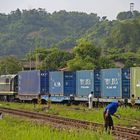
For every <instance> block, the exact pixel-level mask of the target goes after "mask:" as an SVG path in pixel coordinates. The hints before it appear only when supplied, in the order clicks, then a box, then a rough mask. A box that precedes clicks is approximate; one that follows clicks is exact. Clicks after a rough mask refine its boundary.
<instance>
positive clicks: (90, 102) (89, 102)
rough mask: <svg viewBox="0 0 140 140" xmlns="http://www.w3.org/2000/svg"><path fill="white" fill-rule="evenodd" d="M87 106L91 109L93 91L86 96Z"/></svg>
mask: <svg viewBox="0 0 140 140" xmlns="http://www.w3.org/2000/svg"><path fill="white" fill-rule="evenodd" d="M88 106H89V109H91V108H92V107H93V91H91V93H90V94H89V95H88Z"/></svg>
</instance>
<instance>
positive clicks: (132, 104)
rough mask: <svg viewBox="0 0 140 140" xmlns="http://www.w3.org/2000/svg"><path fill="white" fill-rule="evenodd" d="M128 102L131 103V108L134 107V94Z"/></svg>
mask: <svg viewBox="0 0 140 140" xmlns="http://www.w3.org/2000/svg"><path fill="white" fill-rule="evenodd" d="M130 102H131V107H134V106H135V96H134V94H132V96H131V101H130Z"/></svg>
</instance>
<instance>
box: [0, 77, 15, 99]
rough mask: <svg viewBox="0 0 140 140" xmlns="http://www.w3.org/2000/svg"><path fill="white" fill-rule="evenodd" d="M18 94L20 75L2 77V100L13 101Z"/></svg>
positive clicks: (0, 85)
mask: <svg viewBox="0 0 140 140" xmlns="http://www.w3.org/2000/svg"><path fill="white" fill-rule="evenodd" d="M17 94H18V75H0V99H1V100H6V101H11V100H14V98H15V96H16V95H17Z"/></svg>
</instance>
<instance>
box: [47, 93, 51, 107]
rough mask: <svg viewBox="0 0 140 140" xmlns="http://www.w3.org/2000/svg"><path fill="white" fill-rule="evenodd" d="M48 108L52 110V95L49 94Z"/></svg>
mask: <svg viewBox="0 0 140 140" xmlns="http://www.w3.org/2000/svg"><path fill="white" fill-rule="evenodd" d="M47 108H48V109H50V108H51V94H50V93H49V94H48V102H47Z"/></svg>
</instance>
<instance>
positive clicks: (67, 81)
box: [64, 71, 76, 96]
mask: <svg viewBox="0 0 140 140" xmlns="http://www.w3.org/2000/svg"><path fill="white" fill-rule="evenodd" d="M70 94H72V95H75V94H76V72H71V71H65V72H64V96H70Z"/></svg>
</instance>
